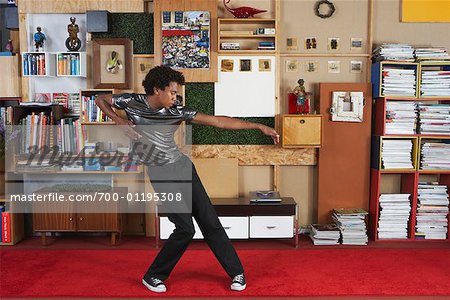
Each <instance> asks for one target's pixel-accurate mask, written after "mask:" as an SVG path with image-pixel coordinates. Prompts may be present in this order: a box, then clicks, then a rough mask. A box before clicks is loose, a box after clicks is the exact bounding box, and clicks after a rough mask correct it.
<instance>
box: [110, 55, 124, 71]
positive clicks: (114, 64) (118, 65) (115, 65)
mask: <svg viewBox="0 0 450 300" xmlns="http://www.w3.org/2000/svg"><path fill="white" fill-rule="evenodd" d="M122 68H123V65H122V61H120V60H119V54H118V53H117V52H116V51H112V52H111V58H110V59H108V61H107V62H106V71H108V72H111V73H113V74H114V73H116V72H117V71H118V69H122Z"/></svg>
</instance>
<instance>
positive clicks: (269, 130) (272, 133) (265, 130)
mask: <svg viewBox="0 0 450 300" xmlns="http://www.w3.org/2000/svg"><path fill="white" fill-rule="evenodd" d="M260 130H261V132H262V133H264V134H265V135H268V136H270V137H271V138H272V140H273V143H274V144H278V143H279V142H280V135H279V134H278V132H276V131H275V129H273V128H270V127H269V126H265V125H261V128H260Z"/></svg>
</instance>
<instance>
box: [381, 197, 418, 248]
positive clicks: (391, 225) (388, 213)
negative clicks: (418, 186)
mask: <svg viewBox="0 0 450 300" xmlns="http://www.w3.org/2000/svg"><path fill="white" fill-rule="evenodd" d="M409 196H410V194H381V195H380V201H379V202H380V210H381V211H380V218H379V220H378V238H379V239H407V238H408V221H409V214H410V212H411V203H410V201H409Z"/></svg>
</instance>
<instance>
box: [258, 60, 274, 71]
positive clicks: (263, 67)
mask: <svg viewBox="0 0 450 300" xmlns="http://www.w3.org/2000/svg"><path fill="white" fill-rule="evenodd" d="M258 64H259V71H260V72H270V71H271V70H272V66H271V61H270V59H259V60H258Z"/></svg>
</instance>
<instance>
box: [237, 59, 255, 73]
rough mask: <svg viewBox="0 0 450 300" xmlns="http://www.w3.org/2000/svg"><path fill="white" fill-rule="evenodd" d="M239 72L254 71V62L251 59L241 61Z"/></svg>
mask: <svg viewBox="0 0 450 300" xmlns="http://www.w3.org/2000/svg"><path fill="white" fill-rule="evenodd" d="M239 70H240V71H241V72H251V71H252V60H251V59H241V60H240V69H239Z"/></svg>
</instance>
